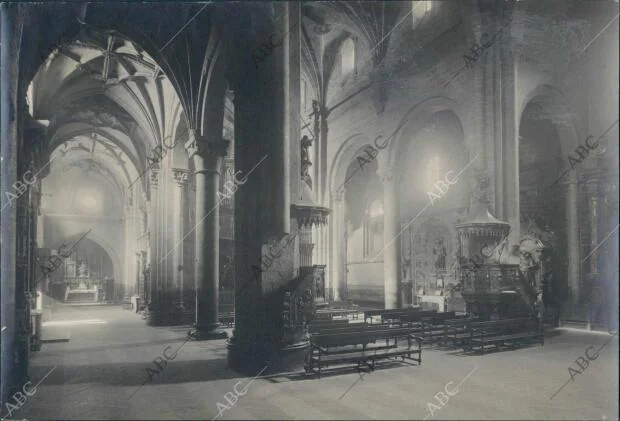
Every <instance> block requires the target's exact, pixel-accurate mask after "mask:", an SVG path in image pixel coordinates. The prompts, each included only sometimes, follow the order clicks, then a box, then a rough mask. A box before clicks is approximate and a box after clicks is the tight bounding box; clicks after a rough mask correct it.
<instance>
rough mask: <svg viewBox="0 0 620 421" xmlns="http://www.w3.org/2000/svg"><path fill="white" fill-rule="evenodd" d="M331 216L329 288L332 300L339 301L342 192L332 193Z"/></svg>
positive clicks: (342, 233) (342, 221)
mask: <svg viewBox="0 0 620 421" xmlns="http://www.w3.org/2000/svg"><path fill="white" fill-rule="evenodd" d="M331 201H332V216H331V220H330V225H331V230H330V232H331V237H332V238H331V240H332V241H330V244H331V275H330V286H331V288H332V291H333V300H334V301H340V300H341V292H342V291H341V288H342V285H343V282H342V281H343V279H342V268H343V266H344V263H345V262H344V259H345V258H346V256H345V255H344V243H343V241H344V240H345V238H344V229H343V227H344V191H342V192H336V193H332V196H331Z"/></svg>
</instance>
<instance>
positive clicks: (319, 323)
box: [308, 319, 349, 333]
mask: <svg viewBox="0 0 620 421" xmlns="http://www.w3.org/2000/svg"><path fill="white" fill-rule="evenodd" d="M348 325H349V320H348V319H336V320H313V321H312V322H311V323H310V324H309V325H308V332H310V333H318V332H321V331H324V330H329V329H335V328H338V327H340V328H342V327H346V326H348Z"/></svg>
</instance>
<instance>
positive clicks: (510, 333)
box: [468, 317, 545, 355]
mask: <svg viewBox="0 0 620 421" xmlns="http://www.w3.org/2000/svg"><path fill="white" fill-rule="evenodd" d="M470 329H471V337H470V339H469V346H468V349H474V348H478V349H479V350H480V352H481V353H482V355H484V347H485V345H486V346H488V345H493V346H494V347H495V348H499V347H501V346H509V347H511V348H513V349H514V348H515V347H516V345H518V344H521V343H523V342H525V341H531V340H532V339H534V340H537V341H539V342H540V344H541V345H543V344H544V340H545V339H544V331H543V329H542V323H540V322H539V321H538V320H537V319H536V318H534V317H521V318H516V319H504V320H492V321H488V322H477V323H472V324H470Z"/></svg>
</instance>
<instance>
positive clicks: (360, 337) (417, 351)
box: [304, 327, 422, 378]
mask: <svg viewBox="0 0 620 421" xmlns="http://www.w3.org/2000/svg"><path fill="white" fill-rule="evenodd" d="M382 340H385V345H383V344H378V343H377V342H379V341H382ZM399 342H400V344H399ZM414 342H415V343H416V344H417V348H416V347H414ZM421 346H422V342H421V339H420V338H418V337H416V336H415V335H413V334H412V333H411V329H408V328H388V327H379V328H375V329H370V328H368V327H366V328H362V329H360V330H359V331H351V332H346V333H324V334H314V335H312V336H311V337H310V345H309V348H308V353H307V355H306V364H305V366H304V369H305V371H306V373H310V372H312V373H314V374H318V376H319V378H320V377H321V368H322V367H327V366H330V365H335V364H347V363H355V364H356V365H357V367H360V366H361V365H362V364H365V365H367V366H368V367H369V368H370V369H371V370H374V368H375V363H376V361H377V360H379V359H386V358H391V357H394V358H398V357H401V358H402V360H403V361H404V360H405V359H410V360H413V361H417V362H418V363H419V364H422V348H421ZM412 355H417V358H415V357H412ZM317 368H318V372H317V371H316V369H317Z"/></svg>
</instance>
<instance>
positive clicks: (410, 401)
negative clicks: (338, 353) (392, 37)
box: [2, 307, 618, 420]
mask: <svg viewBox="0 0 620 421" xmlns="http://www.w3.org/2000/svg"><path fill="white" fill-rule="evenodd" d="M62 320H82V322H80V324H73V325H68V324H60V325H59V324H56V325H46V326H45V327H44V332H45V336H46V338H52V339H53V338H54V337H67V336H70V341H69V342H58V343H46V344H44V345H43V349H42V350H41V351H40V352H38V353H35V354H34V355H33V358H32V361H31V377H32V380H33V384H36V382H38V381H39V380H40V379H42V378H43V377H44V376H46V375H48V374H49V375H48V376H47V377H46V378H45V379H44V380H43V382H42V383H41V384H40V385H39V386H38V389H37V391H36V393H35V394H34V395H33V396H31V397H30V398H29V399H28V401H27V402H26V403H25V404H24V406H23V407H22V408H21V409H20V410H18V411H15V412H14V413H12V414H11V416H10V417H7V416H6V409H4V408H3V411H2V414H3V415H4V416H5V417H7V418H28V419H112V420H120V419H147V420H154V419H213V418H214V417H216V416H218V413H219V412H220V411H221V413H220V415H219V417H218V418H220V419H424V418H427V419H452V420H456V419H526V420H533V419H603V420H604V419H608V420H612V419H617V417H618V398H617V397H618V340H617V337H612V336H611V335H609V334H600V333H598V334H597V333H588V332H583V331H571V330H556V331H555V332H553V333H552V335H551V336H550V337H548V338H547V340H546V341H545V345H544V347H541V346H533V347H530V348H524V349H519V350H514V351H505V352H497V353H492V354H488V355H484V356H464V355H459V354H454V353H451V352H449V351H445V350H439V349H424V351H423V353H422V358H423V362H422V365H421V366H413V365H406V364H397V365H393V366H384V367H383V368H380V367H378V368H377V369H376V370H375V371H374V372H372V373H370V374H367V375H364V376H363V377H361V376H360V374H358V373H357V372H356V371H354V370H345V371H340V372H338V373H337V374H334V375H325V376H323V378H321V379H313V378H308V377H305V375H304V374H303V373H290V374H284V375H277V376H271V377H269V378H262V377H261V378H258V379H256V380H255V381H254V382H253V383H251V384H249V382H250V381H251V380H252V379H251V378H248V377H243V376H240V375H239V374H237V373H235V372H234V371H232V370H230V369H228V368H227V367H226V348H225V345H224V340H217V341H209V342H187V343H185V344H184V345H183V343H184V341H185V339H184V338H185V332H186V331H187V329H186V328H153V327H148V326H146V324H145V321H144V320H142V319H141V318H140V316H139V315H137V314H135V313H133V312H131V311H128V310H122V309H121V308H120V307H90V308H88V307H67V308H64V309H60V310H56V311H55V313H54V314H53V321H56V322H58V321H62ZM607 341H609V342H608V344H607V345H606V346H605V347H604V348H603V349H602V350H601V351H600V356H599V357H598V359H596V360H595V361H593V362H591V363H590V365H589V367H588V368H587V369H586V370H585V371H583V373H582V374H575V378H574V380H573V381H569V382H568V383H567V384H566V385H565V387H564V388H563V389H562V390H561V391H560V392H559V393H558V394H557V395H556V396H555V397H554V398H553V399H550V397H551V396H552V395H553V394H554V392H556V390H557V389H559V388H560V387H561V386H562V385H563V384H564V383H565V382H566V381H567V380H570V374H569V372H568V367H569V365H571V364H572V366H573V368H575V369H578V370H579V368H578V366H577V365H576V363H575V362H574V361H575V359H577V358H578V357H579V356H581V355H583V354H584V352H585V350H586V348H588V347H589V346H590V345H592V346H594V349H592V350H591V352H590V355H592V354H593V351H596V350H598V349H599V348H600V347H601V346H602V345H603V344H605V343H606V342H607ZM168 346H170V347H171V348H169V349H168V355H170V353H172V352H173V350H177V349H179V347H181V346H182V348H181V349H180V350H179V352H178V356H177V357H176V358H175V359H174V360H173V361H169V362H168V364H167V366H166V367H165V368H164V369H163V371H161V372H160V373H159V374H153V378H152V381H148V375H147V372H146V369H147V368H148V367H151V368H152V369H153V370H157V368H156V367H155V365H154V364H153V362H152V360H153V359H155V358H157V357H161V356H162V353H163V352H164V349H166V347H168ZM50 370H52V371H51V372H50ZM239 381H241V384H239V385H238V386H237V390H242V389H244V388H246V387H247V391H246V394H245V395H243V396H241V398H240V399H239V401H238V402H237V403H236V404H233V405H230V408H229V409H227V408H226V407H225V405H226V406H229V404H228V403H227V401H226V400H225V397H224V395H225V394H226V393H227V392H231V393H232V392H233V390H234V386H235V384H236V383H237V382H239ZM448 382H453V383H450V384H448V390H449V391H451V392H453V396H451V397H450V396H448V398H449V400H446V398H444V397H441V395H439V397H440V399H441V400H443V401H445V404H444V405H442V404H441V403H439V402H438V401H436V400H435V398H434V396H435V395H436V394H437V393H438V392H443V391H445V390H444V389H445V387H446V384H447V383H448ZM459 383H460V385H459ZM457 385H459V387H458V393H454V392H455V389H456V387H457ZM229 396H231V395H229ZM218 402H219V403H220V405H218ZM429 403H432V404H433V405H429ZM218 408H219V409H218ZM431 412H432V413H431Z"/></svg>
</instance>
